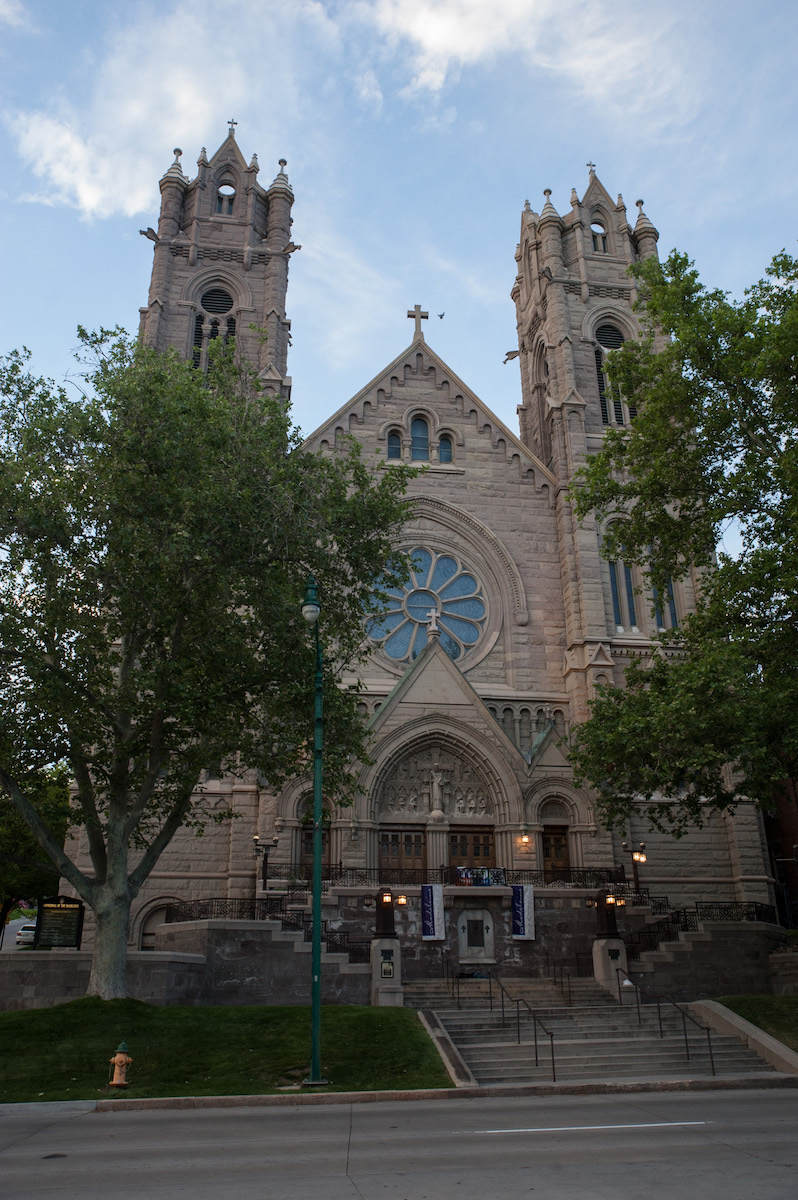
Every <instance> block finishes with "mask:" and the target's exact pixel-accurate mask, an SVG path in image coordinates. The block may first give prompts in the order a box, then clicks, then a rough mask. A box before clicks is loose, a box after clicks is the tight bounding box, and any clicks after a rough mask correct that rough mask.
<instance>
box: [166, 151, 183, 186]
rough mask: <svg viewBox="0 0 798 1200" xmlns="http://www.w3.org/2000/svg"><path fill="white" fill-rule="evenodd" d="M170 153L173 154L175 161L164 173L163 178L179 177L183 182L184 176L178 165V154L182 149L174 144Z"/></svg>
mask: <svg viewBox="0 0 798 1200" xmlns="http://www.w3.org/2000/svg"><path fill="white" fill-rule="evenodd" d="M172 153H173V154H174V156H175V161H174V162H173V163H172V165H171V167H170V168H169V170H168V171H167V172H166V174H165V175H164V179H179V180H180V182H181V183H185V182H186V176H185V175H184V174H183V168H182V167H181V166H180V155H181V154H182V153H183V151H182V150H181V149H180V147H179V146H175V148H174V150H173V151H172Z"/></svg>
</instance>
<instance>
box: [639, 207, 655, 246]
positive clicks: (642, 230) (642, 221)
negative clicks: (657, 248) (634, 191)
mask: <svg viewBox="0 0 798 1200" xmlns="http://www.w3.org/2000/svg"><path fill="white" fill-rule="evenodd" d="M635 204H636V206H637V220H636V221H635V236H636V237H640V235H641V234H648V235H649V236H651V237H653V238H654V240H655V241H656V239H657V238H658V237H659V231H658V230H657V229H655V227H654V225H653V224H652V223H651V221H649V219H648V217H647V216H646V214H645V213H644V212H643V201H642V200H635Z"/></svg>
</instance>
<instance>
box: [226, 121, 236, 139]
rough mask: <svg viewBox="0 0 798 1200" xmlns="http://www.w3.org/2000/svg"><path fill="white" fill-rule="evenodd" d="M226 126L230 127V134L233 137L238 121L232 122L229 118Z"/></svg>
mask: <svg viewBox="0 0 798 1200" xmlns="http://www.w3.org/2000/svg"><path fill="white" fill-rule="evenodd" d="M227 124H228V125H229V126H230V133H231V134H232V135H233V137H235V135H236V125H237V124H238V121H234V120H233V119H232V117H231V118H230V120H229V121H228V122H227Z"/></svg>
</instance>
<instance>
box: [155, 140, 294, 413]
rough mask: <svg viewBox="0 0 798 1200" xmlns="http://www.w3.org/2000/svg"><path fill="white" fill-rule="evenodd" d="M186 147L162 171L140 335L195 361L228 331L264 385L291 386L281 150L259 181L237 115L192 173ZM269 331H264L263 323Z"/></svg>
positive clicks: (200, 363)
mask: <svg viewBox="0 0 798 1200" xmlns="http://www.w3.org/2000/svg"><path fill="white" fill-rule="evenodd" d="M181 154H182V151H180V150H176V151H175V161H174V162H173V163H172V165H171V167H169V169H168V170H167V171H166V173H165V174H164V176H163V178H162V179H161V181H160V189H161V213H160V218H159V222H158V232H157V234H155V233H154V231H153V230H147V231H143V230H142V232H146V236H148V237H150V238H151V240H153V241H154V242H155V254H154V262H153V272H152V278H151V283H150V292H149V302H148V305H147V307H146V308H143V309H142V310H141V336H142V338H143V339H144V341H146V342H148V343H149V344H150V345H152V346H155V347H157V348H158V349H159V350H165V349H166V348H167V347H168V346H174V347H175V349H177V350H178V351H179V353H181V354H183V355H185V356H186V358H191V359H192V360H193V362H194V363H195V365H196V366H197V368H198V369H204V367H205V364H206V363H207V356H208V348H209V345H210V343H211V342H212V341H213V340H214V339H215V338H218V337H223V338H229V337H232V336H234V337H235V339H236V346H237V348H238V349H239V350H240V351H241V353H242V355H243V356H244V357H245V358H246V359H247V360H248V361H249V362H250V363H251V364H252V365H253V366H254V367H256V369H257V370H258V371H259V373H260V375H261V377H262V378H263V379H264V381H265V382H266V383H267V386H268V387H269V389H270V390H271V391H273V392H275V393H278V394H280V395H283V396H287V395H288V394H289V392H290V379H289V378H288V376H287V373H286V371H287V365H288V364H287V360H288V343H289V331H290V327H291V326H290V322H289V321H288V319H287V317H286V312H285V300H286V292H287V288H288V260H289V258H290V255H291V254H292V253H293V251H294V250H297V249H299V247H298V246H294V245H293V243H291V241H290V228H291V205H292V203H293V198H294V194H293V190H292V188H291V185H290V184H289V182H288V177H287V175H286V174H285V165H286V163H285V160H284V159H281V160H280V167H279V172H278V175H277V177H276V179H275V180H274V183H273V184H272V185H271V187H270V188H269V190H268V192H267V191H265V190H264V189H263V188H262V187H261V186H260V184H259V183H258V158H257V155H255V154H253V155H252V158H251V160H250V162H249V165H247V163H246V160H245V159H244V157H243V155H242V154H241V151H240V149H239V147H238V144H237V142H236V139H235V122H231V123H230V132H229V134H228V135H227V138H226V139H225V141H224V142H223V143H222V145H221V146H220V147H219V149H218V150H217V151H216V153H215V154H214V155H213V156H212V157H211V158H210V159H209V158H208V155H207V152H206V150H205V147H203V148H202V150H201V151H200V154H199V157H198V159H197V175H196V177H195V178H194V179H193V180H189V179H188V178H187V176H186V175H185V174H184V173H183V170H182V167H181V165H180V156H181ZM260 330H265V331H266V340H265V342H264V341H263V338H262V337H261V335H260V333H259V331H260Z"/></svg>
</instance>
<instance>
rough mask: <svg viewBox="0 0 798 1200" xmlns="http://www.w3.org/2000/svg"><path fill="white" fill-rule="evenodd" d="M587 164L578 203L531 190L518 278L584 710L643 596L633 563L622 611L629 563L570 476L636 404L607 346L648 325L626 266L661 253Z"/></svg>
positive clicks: (639, 628) (534, 442)
mask: <svg viewBox="0 0 798 1200" xmlns="http://www.w3.org/2000/svg"><path fill="white" fill-rule="evenodd" d="M588 169H589V178H588V186H587V190H586V191H585V194H584V196H583V197H582V199H581V200H580V199H579V196H578V194H577V191H576V188H574V189H572V191H571V211H570V212H569V213H567V214H566V215H565V216H561V215H560V214H559V213H558V212H557V210H556V208H555V207H554V205H553V204H552V202H551V191H550V190H549V189H548V188H547V189H546V191H545V192H544V195H545V197H546V200H545V204H544V205H543V208H542V210H541V212H540V214H538V213H536V212H533V211H532V208H531V206H530V204H529V201H527V203H526V205H525V208H524V212H523V214H522V217H521V240H520V242H519V244H518V247H517V249H516V255H515V257H516V262H517V263H518V274H517V275H516V279H515V284H514V286H513V289H512V297H513V299H514V300H515V306H516V317H517V327H518V347H519V357H520V365H521V394H522V400H523V402H522V404H521V405H520V406H519V409H518V416H519V423H520V432H521V440H522V441H523V442H524V443H525V444H526V445H527V446H528V447H529V448H530V449H531V450H532V451H533V452H534V453H535V454H536V455H537V456H538V457H539V458H540V459H542V461H543V462H544V463H545V464H546V465H547V466H548V467H549V469H550V470H551V471H552V472H553V474H554V475H555V476H556V478H557V480H558V485H559V486H558V488H557V494H556V501H555V507H556V520H557V536H558V542H559V548H560V564H561V575H562V587H563V595H564V600H565V623H566V639H565V641H566V645H565V678H566V684H567V689H568V691H569V693H570V695H571V706H572V719H574V718H575V719H577V720H581V719H583V718H584V717H586V716H587V701H588V698H589V697H590V695H591V694H592V691H593V687H594V685H595V684H596V683H601V682H607V681H608V680H609V679H611V678H612V677H613V671H614V666H613V656H614V655H615V651H616V648H617V650H618V653H626V646H625V643H624V648H623V649H621V648H620V646H619V643H618V638H619V637H620V636H621V635H622V636H623V638H624V639H625V640H626V641H628V642H629V644H630V645H631V644H632V643H634V644H637V642H639V641H641V640H642V638H643V636H644V629H645V622H644V620H643V615H644V609H643V607H642V606H641V605H640V604H638V606H637V607H635V603H634V601H635V587H634V580H633V579H632V576H631V574H629V579H628V592H629V597H630V600H629V612H628V613H624V615H623V616H622V617H621V616H620V610H621V608H622V605H621V600H622V599H623V598H624V597H623V596H622V595H621V594H620V592H619V580H620V588H621V589H623V586H624V583H625V580H626V575H625V574H624V569H623V564H620V565H618V564H608V563H606V562H605V561H604V560H603V559H602V557H601V555H600V552H599V541H600V534H601V531H600V530H599V529H598V527H597V525H596V523H595V521H594V520H593V519H592V518H590V517H588V518H586V519H585V520H584V521H583V522H582V523H581V524H580V523H579V522H578V521H577V519H576V517H575V515H574V512H573V509H572V506H571V502H570V499H569V496H568V488H569V485H570V483H571V480H572V479H573V476H574V472H575V471H576V470H577V469H578V468H579V467H580V466H582V465H583V464H584V463H585V462H586V460H587V457H588V455H590V454H593V453H595V452H596V451H597V450H598V449H599V448H600V446H601V444H602V441H603V438H604V434H605V432H606V430H607V429H608V428H610V427H611V426H619V425H626V424H628V422H629V421H630V420H632V419H633V418H634V416H635V412H634V410H633V409H631V410H630V408H629V406H628V404H627V403H626V401H625V399H624V397H623V396H621V395H620V393H618V392H615V391H613V389H612V387H611V384H610V381H609V379H608V377H607V375H606V374H605V369H604V367H605V356H606V354H607V353H608V352H609V351H610V350H612V349H616V348H617V347H618V346H620V345H621V344H622V343H623V342H624V341H626V340H628V339H630V338H635V337H637V336H638V335H639V333H640V325H639V322H638V318H637V315H636V314H635V311H634V305H635V301H636V299H637V296H636V289H635V281H634V279H632V278H631V277H630V276H629V274H628V269H629V267H630V265H631V264H632V263H633V262H636V261H637V260H639V259H641V258H646V257H649V256H651V255H656V253H657V238H658V236H659V235H658V233H657V230H656V229H655V228H654V226H653V225H652V223H651V222H650V221H649V219H648V217H647V216H646V215H645V213H644V212H643V202H642V201H638V209H639V213H638V217H637V221H636V224H635V226H634V229H633V228H632V227H631V225H630V224H629V222H628V220H627V215H626V206H625V204H624V202H623V197H622V196H620V195H619V196H618V199H617V201H613V200H612V199H611V197H610V195H609V193H608V192H607V190H606V189H605V188H604V186H603V185H602V183H601V182H600V180H599V179H598V177H597V175H596V170H595V166H594V164H593V163H588ZM611 568H612V569H614V570H615V571H616V574H615V575H613V574H612V573H611ZM638 608H640V612H638Z"/></svg>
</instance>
